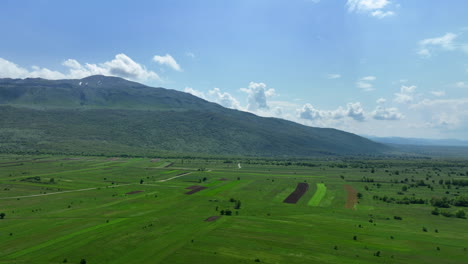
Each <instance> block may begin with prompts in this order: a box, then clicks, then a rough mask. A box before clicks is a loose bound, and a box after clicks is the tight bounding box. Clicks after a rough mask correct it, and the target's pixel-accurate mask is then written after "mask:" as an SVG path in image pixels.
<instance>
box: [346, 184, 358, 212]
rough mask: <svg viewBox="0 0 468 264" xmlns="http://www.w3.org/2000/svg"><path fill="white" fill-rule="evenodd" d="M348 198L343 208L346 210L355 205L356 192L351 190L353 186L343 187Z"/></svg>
mask: <svg viewBox="0 0 468 264" xmlns="http://www.w3.org/2000/svg"><path fill="white" fill-rule="evenodd" d="M344 188H345V190H346V192H347V193H348V196H347V198H346V205H345V207H346V208H348V209H351V208H353V209H354V208H355V206H356V203H357V191H356V190H355V189H354V188H353V186H351V185H348V184H346V185H345V186H344Z"/></svg>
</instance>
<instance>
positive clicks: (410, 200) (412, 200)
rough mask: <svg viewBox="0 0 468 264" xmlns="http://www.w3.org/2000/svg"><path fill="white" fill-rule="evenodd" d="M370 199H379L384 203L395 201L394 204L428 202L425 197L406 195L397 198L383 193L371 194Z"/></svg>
mask: <svg viewBox="0 0 468 264" xmlns="http://www.w3.org/2000/svg"><path fill="white" fill-rule="evenodd" d="M372 199H374V200H380V201H382V202H386V203H396V204H427V203H428V200H425V199H421V198H415V197H406V196H405V197H403V198H401V199H397V198H395V197H388V196H387V195H384V196H378V195H374V196H372Z"/></svg>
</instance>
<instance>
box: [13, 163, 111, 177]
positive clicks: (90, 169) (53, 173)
mask: <svg viewBox="0 0 468 264" xmlns="http://www.w3.org/2000/svg"><path fill="white" fill-rule="evenodd" d="M103 168H109V167H108V166H102V167H93V168H88V169H76V170H64V171H59V172H51V173H42V174H33V175H21V176H15V177H9V178H8V179H26V178H29V177H36V176H51V175H60V174H63V173H70V172H73V173H75V172H83V171H93V170H99V169H103Z"/></svg>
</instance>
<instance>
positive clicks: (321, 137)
mask: <svg viewBox="0 0 468 264" xmlns="http://www.w3.org/2000/svg"><path fill="white" fill-rule="evenodd" d="M389 149H390V148H389V147H388V146H386V145H384V144H381V143H377V142H374V141H372V140H369V139H367V138H364V137H361V136H358V135H355V134H352V133H348V132H344V131H340V130H336V129H330V128H315V127H308V126H304V125H300V124H297V123H294V122H291V121H287V120H283V119H278V118H266V117H259V116H256V115H254V114H251V113H248V112H243V111H238V110H233V109H228V108H224V107H222V106H220V105H218V104H215V103H212V102H208V101H206V100H203V99H201V98H198V97H196V96H193V95H191V94H188V93H184V92H180V91H176V90H170V89H165V88H154V87H149V86H146V85H143V84H139V83H136V82H131V81H128V80H125V79H122V78H118V77H107V76H101V75H95V76H90V77H86V78H83V79H71V80H46V79H41V78H27V79H8V78H6V79H0V152H23V153H24V152H27V153H64V154H65V153H66V154H90V155H95V154H103V155H160V154H163V153H164V154H178V155H180V154H189V155H243V156H303V157H311V156H322V155H373V154H380V153H384V152H386V151H388V150H389Z"/></svg>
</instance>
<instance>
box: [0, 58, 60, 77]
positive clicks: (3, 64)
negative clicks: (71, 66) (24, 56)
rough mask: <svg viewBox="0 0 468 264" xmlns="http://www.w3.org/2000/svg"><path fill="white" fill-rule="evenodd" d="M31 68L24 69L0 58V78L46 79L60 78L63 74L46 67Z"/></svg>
mask: <svg viewBox="0 0 468 264" xmlns="http://www.w3.org/2000/svg"><path fill="white" fill-rule="evenodd" d="M31 69H32V70H28V69H25V68H23V67H20V66H18V65H16V64H15V63H13V62H11V61H8V60H5V59H3V58H0V78H28V77H29V78H47V79H62V78H64V77H65V75H64V74H62V73H60V72H57V71H51V70H49V69H46V68H40V67H37V66H33V67H31Z"/></svg>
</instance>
